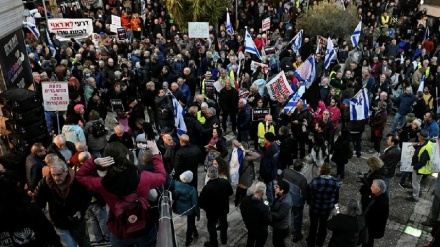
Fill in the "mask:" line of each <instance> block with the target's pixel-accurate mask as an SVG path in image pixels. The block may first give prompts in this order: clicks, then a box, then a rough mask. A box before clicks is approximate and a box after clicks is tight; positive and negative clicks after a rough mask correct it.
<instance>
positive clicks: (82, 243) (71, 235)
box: [55, 219, 91, 247]
mask: <svg viewBox="0 0 440 247" xmlns="http://www.w3.org/2000/svg"><path fill="white" fill-rule="evenodd" d="M55 231H56V232H57V234H58V236H60V241H61V244H62V245H63V246H64V247H76V246H77V245H78V246H79V247H91V245H90V239H89V234H88V232H87V231H86V221H85V220H84V219H81V220H80V222H78V224H77V225H75V226H73V227H70V229H68V230H66V229H60V228H58V227H55Z"/></svg>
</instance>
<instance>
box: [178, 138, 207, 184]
mask: <svg viewBox="0 0 440 247" xmlns="http://www.w3.org/2000/svg"><path fill="white" fill-rule="evenodd" d="M200 157H202V155H201V152H200V149H199V147H197V146H196V145H189V146H182V147H180V148H179V149H178V150H177V151H176V155H175V158H174V179H179V176H180V174H182V173H184V172H185V171H187V170H190V171H191V172H192V173H193V176H194V177H193V180H192V182H191V184H194V185H197V167H198V164H199V161H200Z"/></svg>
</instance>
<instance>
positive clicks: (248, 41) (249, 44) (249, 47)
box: [244, 29, 261, 61]
mask: <svg viewBox="0 0 440 247" xmlns="http://www.w3.org/2000/svg"><path fill="white" fill-rule="evenodd" d="M244 46H245V47H244V52H249V53H251V54H255V55H256V56H257V57H258V59H260V61H261V56H260V52H259V51H258V49H257V47H256V46H255V43H254V41H253V40H252V36H251V35H250V34H249V32H248V30H247V29H246V38H245V40H244Z"/></svg>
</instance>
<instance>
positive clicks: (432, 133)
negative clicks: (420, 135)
mask: <svg viewBox="0 0 440 247" xmlns="http://www.w3.org/2000/svg"><path fill="white" fill-rule="evenodd" d="M422 129H424V130H426V131H428V137H429V138H433V137H438V134H439V133H438V132H439V129H438V124H437V122H436V121H432V122H431V123H426V124H425V125H424V126H423V128H422Z"/></svg>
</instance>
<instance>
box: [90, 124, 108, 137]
mask: <svg viewBox="0 0 440 247" xmlns="http://www.w3.org/2000/svg"><path fill="white" fill-rule="evenodd" d="M92 135H93V137H95V138H99V137H101V136H105V135H107V130H106V129H105V126H104V124H102V122H101V121H99V120H98V121H95V122H93V125H92Z"/></svg>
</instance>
